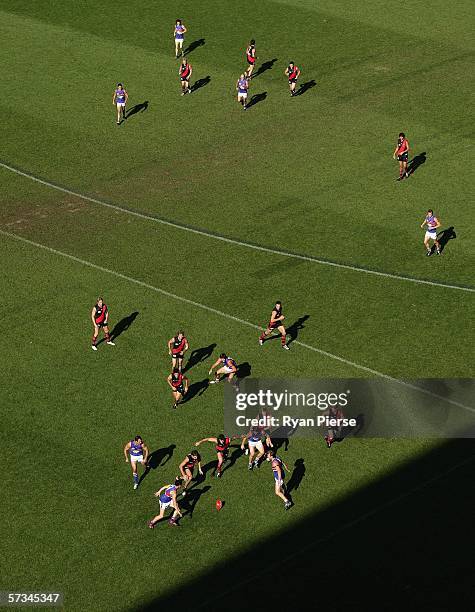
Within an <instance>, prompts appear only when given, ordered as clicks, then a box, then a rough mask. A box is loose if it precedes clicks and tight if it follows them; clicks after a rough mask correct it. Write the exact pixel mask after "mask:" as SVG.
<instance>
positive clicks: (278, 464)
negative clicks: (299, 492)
mask: <svg viewBox="0 0 475 612" xmlns="http://www.w3.org/2000/svg"><path fill="white" fill-rule="evenodd" d="M267 461H270V463H271V467H272V473H273V475H274V481H275V494H276V495H277V497H280V499H282V500H283V501H284V508H285V509H286V510H288V509H289V508H290V507H291V506H292V502H291V501H290V499H289V498H288V497H286V496H285V484H284V479H285V472H284V469H286V470H287V471H288V470H289V468H288V467H287V466H286V465H285V463H284V462H283V461H282V459H281V458H280V457H278V456H277V455H276V454H275V453H274V451H273V450H270V451H267Z"/></svg>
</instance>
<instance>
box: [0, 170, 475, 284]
mask: <svg viewBox="0 0 475 612" xmlns="http://www.w3.org/2000/svg"><path fill="white" fill-rule="evenodd" d="M0 167H1V168H4V169H5V170H9V171H10V172H14V173H15V174H18V175H19V176H23V177H25V178H27V179H30V180H31V181H35V182H36V183H40V184H41V185H45V186H46V187H50V188H51V189H56V190H57V191H62V192H63V193H67V194H68V195H72V196H74V197H76V198H80V199H82V200H85V201H86V202H92V203H93V204H98V205H99V206H104V207H106V208H110V209H112V210H115V211H118V212H122V213H124V214H127V215H131V216H133V217H137V218H139V219H145V220H147V221H154V222H155V223H161V224H162V225H167V226H169V227H173V228H174V229H178V230H182V231H185V232H190V233H192V234H197V235H199V236H205V237H206V238H211V239H214V240H220V241H221V242H227V243H229V244H234V245H237V246H240V247H244V248H248V249H254V250H255V251H261V252H264V253H271V254H272V255H280V256H281V257H290V258H292V259H299V260H300V261H307V262H311V263H317V264H320V265H322V266H331V267H333V268H341V269H343V270H351V271H352V272H363V273H365V274H372V275H373V276H380V277H382V278H391V279H393V280H399V281H407V282H410V283H416V284H419V285H430V286H431V287H442V288H444V289H456V290H458V291H468V292H470V293H475V288H472V287H464V286H462V285H449V284H448V283H439V282H437V281H429V280H423V279H420V278H411V277H410V276H403V275H398V274H391V273H389V272H379V271H377V270H371V269H370V268H361V267H358V266H351V265H349V264H343V263H337V262H334V261H327V260H325V259H319V258H318V257H312V256H310V255H299V254H298V253H292V252H290V251H281V250H279V249H272V248H270V247H265V246H260V245H257V244H252V243H251V242H242V241H240V240H236V239H234V238H226V237H225V236H221V235H219V234H213V233H212V232H207V231H206V230H201V229H197V228H194V227H190V226H187V225H182V224H180V223H175V222H173V221H168V220H166V219H162V218H160V217H155V216H154V215H152V214H147V213H143V212H138V211H136V210H132V209H129V208H125V207H123V206H117V205H116V204H110V203H109V202H106V201H104V200H99V199H97V198H93V197H91V196H88V195H85V194H82V193H79V192H78V191H73V190H72V189H68V188H67V187H61V185H56V184H55V183H51V182H50V181H46V180H44V179H41V178H39V177H37V176H34V175H33V174H30V173H29V172H24V171H23V170H20V169H19V168H15V167H14V166H10V165H9V164H6V163H5V162H2V161H0Z"/></svg>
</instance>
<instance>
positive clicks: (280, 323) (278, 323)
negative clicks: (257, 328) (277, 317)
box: [267, 321, 283, 329]
mask: <svg viewBox="0 0 475 612" xmlns="http://www.w3.org/2000/svg"><path fill="white" fill-rule="evenodd" d="M282 325H283V323H282V321H278V322H277V323H274V324H273V325H269V327H268V328H267V329H279V327H282Z"/></svg>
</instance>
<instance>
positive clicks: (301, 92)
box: [295, 79, 317, 96]
mask: <svg viewBox="0 0 475 612" xmlns="http://www.w3.org/2000/svg"><path fill="white" fill-rule="evenodd" d="M316 84H317V83H316V82H315V79H312V80H311V81H307V82H306V83H302V84H301V85H300V87H299V88H298V89H297V91H296V92H295V95H296V96H303V95H304V93H305V92H307V91H308V90H309V89H312V87H315V85H316Z"/></svg>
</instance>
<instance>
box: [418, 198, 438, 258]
mask: <svg viewBox="0 0 475 612" xmlns="http://www.w3.org/2000/svg"><path fill="white" fill-rule="evenodd" d="M424 225H426V226H427V229H426V233H425V236H424V246H425V248H426V249H427V257H430V256H431V255H432V246H431V245H430V244H429V241H430V240H433V241H434V244H435V248H436V251H437V255H440V244H439V242H438V240H437V230H438V228H439V227H440V221H439V219H437V217H436V216H435V215H434V211H433V210H432V209H430V208H429V210H428V211H427V215H426V217H425V219H424V221H423V222H422V223H421V229H424Z"/></svg>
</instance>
